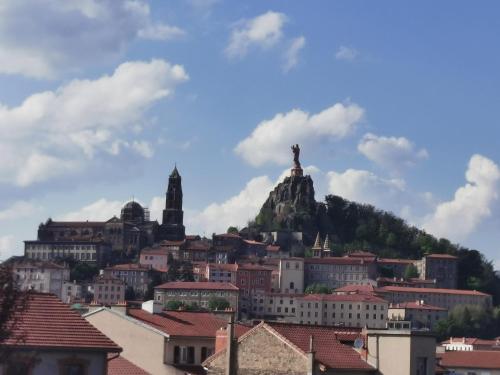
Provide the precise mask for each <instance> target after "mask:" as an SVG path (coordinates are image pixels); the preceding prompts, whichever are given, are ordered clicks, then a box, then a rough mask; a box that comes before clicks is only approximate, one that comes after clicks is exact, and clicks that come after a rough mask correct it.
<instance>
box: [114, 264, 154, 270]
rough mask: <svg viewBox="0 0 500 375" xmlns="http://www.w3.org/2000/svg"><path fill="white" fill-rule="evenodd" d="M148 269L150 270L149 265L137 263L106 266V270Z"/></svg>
mask: <svg viewBox="0 0 500 375" xmlns="http://www.w3.org/2000/svg"><path fill="white" fill-rule="evenodd" d="M108 270H111V271H149V270H151V267H150V266H145V265H142V264H137V263H126V264H116V265H114V266H111V267H107V268H106V271H108Z"/></svg>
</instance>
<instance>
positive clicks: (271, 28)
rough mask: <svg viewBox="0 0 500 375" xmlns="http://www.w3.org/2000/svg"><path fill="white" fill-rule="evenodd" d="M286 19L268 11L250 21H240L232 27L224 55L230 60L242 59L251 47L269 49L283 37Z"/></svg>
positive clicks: (281, 15) (280, 14) (279, 14)
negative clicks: (234, 58)
mask: <svg viewBox="0 0 500 375" xmlns="http://www.w3.org/2000/svg"><path fill="white" fill-rule="evenodd" d="M286 20H287V17H286V16H285V15H284V14H283V13H277V12H272V11H268V12H267V13H264V14H261V15H260V16H257V17H255V18H252V19H250V20H242V21H240V22H238V23H237V25H236V26H235V27H234V29H233V31H232V33H231V36H230V40H229V44H228V46H227V47H226V51H225V52H226V55H227V56H228V57H230V58H233V57H243V56H245V55H246V54H247V52H248V49H249V48H251V47H254V46H255V47H260V48H263V49H266V48H270V47H272V46H274V45H275V44H276V43H278V42H279V41H280V40H281V38H282V36H283V30H282V29H283V26H284V24H285V22H286Z"/></svg>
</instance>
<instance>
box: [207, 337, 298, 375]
mask: <svg viewBox="0 0 500 375" xmlns="http://www.w3.org/2000/svg"><path fill="white" fill-rule="evenodd" d="M235 352H236V353H235V357H236V360H235V364H234V366H235V368H237V372H235V374H238V375H240V374H241V375H285V374H291V375H307V374H308V372H307V370H308V365H307V357H306V356H305V355H304V354H302V353H300V352H299V351H297V350H296V349H294V348H292V347H291V346H290V345H287V344H285V343H283V341H281V340H279V339H278V338H277V337H276V336H275V335H273V334H271V333H270V332H269V331H267V330H265V329H260V330H258V331H256V332H255V333H253V334H252V335H249V336H248V337H246V338H245V340H244V345H241V344H240V345H238V346H237V349H236V350H235ZM225 368H226V353H225V352H224V353H223V354H221V355H219V356H217V357H216V358H215V359H214V361H213V362H211V364H210V367H209V369H208V372H207V373H208V374H210V375H224V374H225V372H224V370H225Z"/></svg>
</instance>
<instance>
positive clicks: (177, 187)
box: [158, 167, 186, 241]
mask: <svg viewBox="0 0 500 375" xmlns="http://www.w3.org/2000/svg"><path fill="white" fill-rule="evenodd" d="M183 221H184V211H183V210H182V178H181V175H180V174H179V171H178V170H177V167H175V168H174V170H173V171H172V173H171V174H170V177H169V178H168V188H167V193H166V199H165V209H164V210H163V220H162V224H161V226H160V230H159V237H158V239H159V240H170V241H181V240H184V238H185V237H186V233H185V232H186V229H185V227H184V224H183Z"/></svg>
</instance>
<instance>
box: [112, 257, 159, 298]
mask: <svg viewBox="0 0 500 375" xmlns="http://www.w3.org/2000/svg"><path fill="white" fill-rule="evenodd" d="M151 272H154V270H153V269H152V267H151V266H149V265H148V266H145V265H141V264H136V263H127V264H117V265H115V266H112V267H108V268H105V269H104V271H103V275H104V276H108V277H109V276H113V277H115V278H118V279H121V280H122V281H123V282H124V283H125V285H126V286H127V287H130V288H132V289H133V290H134V293H135V295H136V296H137V297H139V298H140V297H142V296H144V294H146V291H147V290H148V286H149V283H150V282H151Z"/></svg>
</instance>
